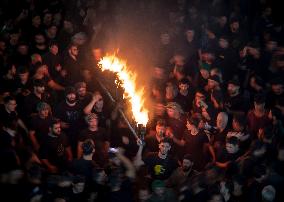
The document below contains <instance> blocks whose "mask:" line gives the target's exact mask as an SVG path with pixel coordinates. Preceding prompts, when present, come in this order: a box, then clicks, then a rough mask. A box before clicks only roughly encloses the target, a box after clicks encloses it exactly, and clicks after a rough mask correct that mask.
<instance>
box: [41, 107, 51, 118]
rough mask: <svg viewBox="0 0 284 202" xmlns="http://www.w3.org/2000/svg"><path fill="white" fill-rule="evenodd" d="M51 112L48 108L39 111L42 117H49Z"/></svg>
mask: <svg viewBox="0 0 284 202" xmlns="http://www.w3.org/2000/svg"><path fill="white" fill-rule="evenodd" d="M48 114H49V110H48V109H43V110H40V111H39V116H40V117H42V118H43V119H45V118H47V117H48Z"/></svg>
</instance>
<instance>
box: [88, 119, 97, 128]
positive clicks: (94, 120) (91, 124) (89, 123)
mask: <svg viewBox="0 0 284 202" xmlns="http://www.w3.org/2000/svg"><path fill="white" fill-rule="evenodd" d="M88 125H89V127H91V128H93V127H97V126H98V119H96V118H94V119H91V120H89V121H88Z"/></svg>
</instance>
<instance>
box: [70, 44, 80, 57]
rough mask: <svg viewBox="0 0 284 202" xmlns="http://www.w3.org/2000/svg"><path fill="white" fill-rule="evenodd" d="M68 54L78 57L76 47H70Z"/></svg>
mask: <svg viewBox="0 0 284 202" xmlns="http://www.w3.org/2000/svg"><path fill="white" fill-rule="evenodd" d="M69 52H70V54H71V55H73V56H78V53H79V50H78V48H77V47H76V46H72V47H71V48H70V50H69Z"/></svg>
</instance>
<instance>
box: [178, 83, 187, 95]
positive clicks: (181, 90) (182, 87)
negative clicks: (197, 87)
mask: <svg viewBox="0 0 284 202" xmlns="http://www.w3.org/2000/svg"><path fill="white" fill-rule="evenodd" d="M188 88H189V85H188V84H183V83H182V84H179V89H180V92H183V93H186V92H187V90H188Z"/></svg>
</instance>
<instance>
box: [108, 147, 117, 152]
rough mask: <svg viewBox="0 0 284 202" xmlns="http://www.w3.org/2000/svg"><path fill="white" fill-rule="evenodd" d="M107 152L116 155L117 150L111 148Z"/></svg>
mask: <svg viewBox="0 0 284 202" xmlns="http://www.w3.org/2000/svg"><path fill="white" fill-rule="evenodd" d="M108 151H109V152H111V153H117V152H118V149H117V148H114V147H111V148H109V150H108Z"/></svg>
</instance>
